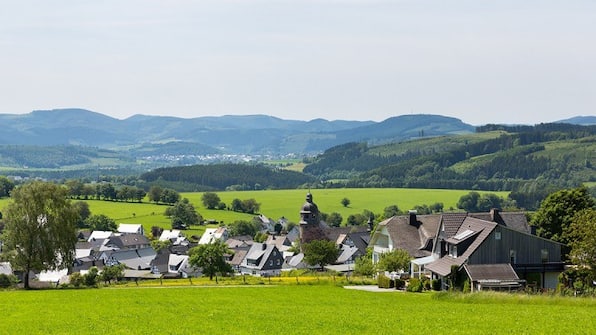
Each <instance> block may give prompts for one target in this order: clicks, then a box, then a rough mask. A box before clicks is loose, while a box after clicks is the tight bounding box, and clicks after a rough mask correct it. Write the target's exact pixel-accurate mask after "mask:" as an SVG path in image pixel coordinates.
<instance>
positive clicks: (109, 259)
mask: <svg viewBox="0 0 596 335" xmlns="http://www.w3.org/2000/svg"><path fill="white" fill-rule="evenodd" d="M156 256H157V253H156V252H155V250H154V249H153V248H151V247H149V248H143V249H125V250H115V251H112V252H104V253H102V255H100V259H102V260H104V263H105V265H107V266H113V265H118V264H124V266H126V267H127V268H128V269H132V270H151V262H152V261H153V259H155V257H156Z"/></svg>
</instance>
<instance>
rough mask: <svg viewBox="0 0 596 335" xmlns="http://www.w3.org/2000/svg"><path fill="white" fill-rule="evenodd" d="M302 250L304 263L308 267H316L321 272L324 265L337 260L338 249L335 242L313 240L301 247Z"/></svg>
mask: <svg viewBox="0 0 596 335" xmlns="http://www.w3.org/2000/svg"><path fill="white" fill-rule="evenodd" d="M302 248H303V250H304V261H305V262H306V263H307V264H309V265H313V266H314V265H318V266H320V267H321V270H323V269H324V268H325V265H327V264H332V263H333V262H335V261H336V260H337V256H338V255H339V249H338V248H337V246H336V245H335V242H333V241H328V240H313V241H311V242H309V243H305V244H303V245H302Z"/></svg>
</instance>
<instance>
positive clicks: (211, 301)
mask: <svg viewBox="0 0 596 335" xmlns="http://www.w3.org/2000/svg"><path fill="white" fill-rule="evenodd" d="M435 297H436V293H434V294H433V293H423V294H413V293H404V292H398V291H389V292H384V293H377V292H366V291H358V290H347V289H344V288H341V287H337V286H332V285H292V286H288V285H283V286H275V285H260V286H243V287H205V286H194V287H187V288H182V287H171V288H161V289H160V288H116V289H87V290H47V291H6V292H0V314H1V315H2V316H3V318H2V319H3V322H0V333H20V334H42V333H43V334H101V333H106V334H148V333H152V334H265V333H268V334H421V333H425V334H428V333H447V334H589V333H593V332H594V331H596V320H595V319H594V315H595V313H596V303H595V301H594V300H586V299H573V298H566V300H564V301H566V302H565V303H560V301H561V300H560V299H550V298H544V297H529V298H528V299H527V300H517V299H509V298H506V299H495V298H494V297H490V296H489V297H488V298H487V300H486V301H485V302H484V303H477V302H469V301H466V300H462V299H458V298H453V297H449V296H439V297H438V298H435ZM477 297H479V298H475V299H480V300H482V299H483V298H482V296H480V295H478V296H477Z"/></svg>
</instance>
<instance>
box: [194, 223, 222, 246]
mask: <svg viewBox="0 0 596 335" xmlns="http://www.w3.org/2000/svg"><path fill="white" fill-rule="evenodd" d="M228 237H229V234H228V229H227V228H226V227H218V228H207V229H205V232H204V233H203V235H201V239H200V240H199V244H209V243H211V242H213V241H215V240H221V241H222V242H225V241H226V240H227V239H228Z"/></svg>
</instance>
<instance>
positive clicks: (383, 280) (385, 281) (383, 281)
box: [377, 274, 392, 288]
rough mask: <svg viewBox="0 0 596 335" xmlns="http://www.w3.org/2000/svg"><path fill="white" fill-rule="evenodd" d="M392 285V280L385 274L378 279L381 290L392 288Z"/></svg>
mask: <svg viewBox="0 0 596 335" xmlns="http://www.w3.org/2000/svg"><path fill="white" fill-rule="evenodd" d="M391 284H392V280H391V279H389V277H387V276H385V275H383V274H380V275H379V277H378V278H377V285H378V286H379V288H390V287H391V286H392V285H391Z"/></svg>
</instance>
